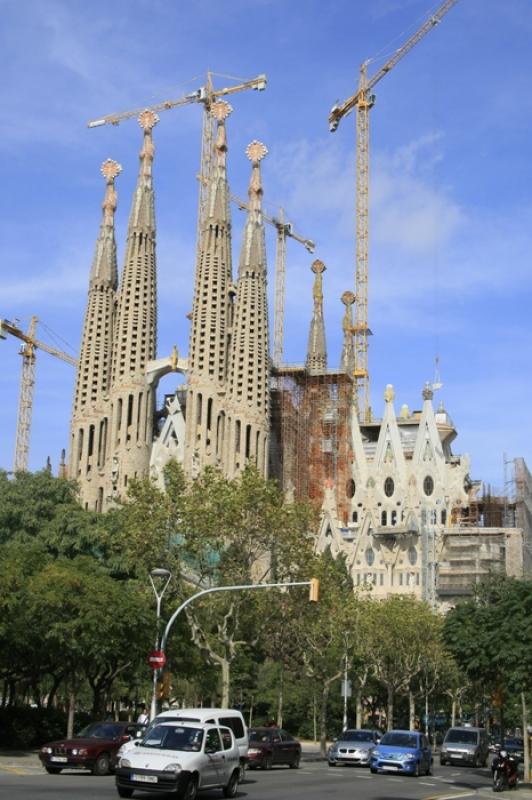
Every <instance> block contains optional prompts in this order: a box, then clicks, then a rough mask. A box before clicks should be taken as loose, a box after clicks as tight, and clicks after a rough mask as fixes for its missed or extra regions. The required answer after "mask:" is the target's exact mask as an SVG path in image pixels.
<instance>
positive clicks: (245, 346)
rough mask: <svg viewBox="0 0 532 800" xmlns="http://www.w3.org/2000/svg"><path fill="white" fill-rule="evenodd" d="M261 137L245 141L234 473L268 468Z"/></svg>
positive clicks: (231, 393) (230, 457)
mask: <svg viewBox="0 0 532 800" xmlns="http://www.w3.org/2000/svg"><path fill="white" fill-rule="evenodd" d="M267 152H268V151H267V149H266V147H265V146H264V145H263V144H261V142H257V141H254V142H252V143H251V144H250V145H248V147H247V149H246V155H247V157H248V158H249V160H250V161H251V164H252V171H251V180H250V183H249V211H248V216H247V220H246V224H245V227H244V233H243V240H242V247H241V251H240V262H239V270H238V282H237V288H236V300H235V308H234V320H233V328H232V336H231V347H230V377H229V387H228V400H229V403H228V412H229V434H228V436H227V437H226V442H227V449H226V472H227V474H228V475H229V477H232V476H233V475H235V474H237V473H238V472H239V471H240V470H241V469H243V468H244V466H245V465H246V463H247V462H250V463H252V464H255V465H256V466H257V468H258V469H259V470H260V472H262V473H263V474H266V473H267V469H268V467H267V465H268V439H269V385H268V384H269V370H270V357H269V344H268V340H269V335H268V305H267V292H266V247H265V241H264V224H263V220H262V183H261V174H260V162H261V160H262V159H263V158H264V156H265V155H266V154H267Z"/></svg>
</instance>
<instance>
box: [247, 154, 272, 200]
mask: <svg viewBox="0 0 532 800" xmlns="http://www.w3.org/2000/svg"><path fill="white" fill-rule="evenodd" d="M267 153H268V148H267V147H266V145H264V144H262V142H258V141H257V140H256V139H254V140H253V141H252V142H251V143H250V144H248V146H247V147H246V155H247V157H248V158H249V160H250V161H251V163H252V165H253V169H252V171H251V180H250V182H249V190H248V194H249V208H250V210H254V211H261V200H260V199H261V196H262V184H261V180H260V162H261V161H262V159H263V158H264V156H265V155H267Z"/></svg>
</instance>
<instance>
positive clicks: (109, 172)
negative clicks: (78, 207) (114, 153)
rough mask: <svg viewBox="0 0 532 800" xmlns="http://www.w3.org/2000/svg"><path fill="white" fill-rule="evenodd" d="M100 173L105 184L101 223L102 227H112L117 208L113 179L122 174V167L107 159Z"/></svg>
mask: <svg viewBox="0 0 532 800" xmlns="http://www.w3.org/2000/svg"><path fill="white" fill-rule="evenodd" d="M100 171H101V173H102V175H103V177H104V178H105V183H106V184H107V187H106V190H105V197H104V199H103V203H102V208H103V214H104V217H103V221H104V225H111V226H112V225H113V224H114V213H115V211H116V206H117V196H116V192H115V178H116V177H117V176H118V175H120V173H121V172H122V167H121V165H120V164H119V163H118V162H117V161H113V159H112V158H108V159H107V160H106V161H104V162H103V164H102V166H101V168H100Z"/></svg>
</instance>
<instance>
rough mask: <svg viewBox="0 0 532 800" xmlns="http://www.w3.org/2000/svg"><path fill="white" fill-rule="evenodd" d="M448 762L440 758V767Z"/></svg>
mask: <svg viewBox="0 0 532 800" xmlns="http://www.w3.org/2000/svg"><path fill="white" fill-rule="evenodd" d="M447 763H448V762H447V761H446V760H445V759H444V758H440V767H445V766H446V764H447Z"/></svg>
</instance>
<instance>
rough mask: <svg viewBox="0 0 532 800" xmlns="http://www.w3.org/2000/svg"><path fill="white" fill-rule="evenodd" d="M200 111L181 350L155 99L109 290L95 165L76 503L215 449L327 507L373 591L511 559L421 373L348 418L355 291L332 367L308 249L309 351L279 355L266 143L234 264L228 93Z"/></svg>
mask: <svg viewBox="0 0 532 800" xmlns="http://www.w3.org/2000/svg"><path fill="white" fill-rule="evenodd" d="M211 112H212V114H213V116H214V117H215V119H216V122H217V137H216V142H215V163H214V168H213V171H212V174H211V175H210V176H208V180H207V196H208V202H207V209H206V215H205V222H204V224H203V228H202V230H201V238H200V243H199V247H198V254H197V263H196V270H195V280H194V294H193V305H192V314H191V330H190V341H189V354H188V358H186V359H185V358H181V357H180V356H179V354H178V353H177V351H176V350H174V352H173V353H172V354H171V355H170V356H168V357H166V358H159V359H156V319H157V300H156V263H155V213H154V196H153V186H152V162H153V155H154V148H153V141H152V129H153V127H154V125H155V124H156V122H157V117H156V116H155V115H154V114H153V113H152V112H144V113H143V114H142V115H141V117H140V119H139V121H140V124H141V127H142V129H143V135H144V144H143V148H142V151H141V154H140V173H139V177H138V181H137V186H136V189H135V193H134V197H133V204H132V209H131V214H130V218H129V226H128V232H127V245H126V254H125V261H124V269H123V272H122V277H121V282H120V289H119V290H117V269H116V246H115V238H114V210H115V207H116V194H115V192H114V179H115V177H116V175H118V172H119V171H120V167H119V166H118V165H117V164H116V163H115V162H111V161H108V162H106V164H105V165H104V169H103V172H104V175H105V178H106V182H107V189H106V195H105V200H104V204H103V208H104V218H103V221H102V225H101V229H100V235H99V238H98V242H97V245H96V255H95V258H94V262H93V267H92V271H91V277H90V285H89V300H88V305H87V311H86V315H85V323H84V328H83V334H82V344H81V356H80V366H79V369H78V376H77V382H76V394H75V398H74V405H73V415H72V435H71V453H70V462H69V475H70V477H72V478H74V479H76V480H78V482H79V485H80V493H81V500H82V502H83V504H84V505H85V506H86V507H87V508H91V509H96V510H99V511H101V510H105V509H106V508H108V507H109V505H111V504H112V503H113V502H115V501H116V499H117V498H119V497H120V496H123V495H124V494H125V491H126V489H127V484H128V482H129V480H130V479H131V478H134V477H141V476H144V475H146V474H150V475H151V476H152V477H153V478H155V479H156V480H159V482H160V484H161V486H163V485H164V482H163V478H162V471H163V469H164V466H165V464H166V463H168V461H169V460H170V459H172V458H174V459H176V460H177V461H178V462H180V463H182V464H183V466H184V469H185V472H186V473H187V474H188V475H190V476H192V477H194V476H196V475H197V474H198V473H199V472H200V471H201V470H202V469H204V468H205V467H206V466H208V465H216V466H218V467H220V468H221V469H222V470H223V471H224V473H225V474H226V475H227V476H229V477H231V478H232V477H234V476H236V475H237V474H238V473H239V471H240V470H242V469H243V468H244V467H245V465H246V464H248V463H251V464H253V465H255V466H256V467H257V468H258V469H259V471H260V472H261V473H262V474H264V475H268V474H269V475H271V476H272V477H274V478H275V479H276V480H277V481H278V482H279V484H280V486H281V487H282V488H283V490H284V491H285V493H286V495H287V497H294V498H298V499H302V500H309V501H310V502H312V503H314V504H315V506H316V507H317V509H318V510H319V511H320V512H321V526H320V531H319V536H318V540H317V547H318V549H321V550H324V549H326V548H330V549H331V551H332V553H333V555H339V554H342V555H344V556H345V558H346V563H347V565H348V568H349V570H350V572H351V575H352V577H353V581H354V584H355V586H356V587H365V588H370V589H371V591H372V592H373V594H374V595H375V596H377V597H385V596H387V595H389V594H393V593H402V592H408V593H413V594H415V595H417V596H418V597H421V598H424V599H426V600H427V601H429V602H431V603H432V604H434V605H438V604H443V605H445V604H447V603H452V602H454V601H455V599H456V597H459V596H460V594H463V593H464V592H466V591H470V589H471V585H472V583H474V582H475V581H476V580H478V578H479V577H481V576H482V575H484V574H486V573H487V572H489V571H493V570H503V571H505V572H507V573H508V574H512V575H520V574H522V571H523V546H522V538H521V531H520V529H518V528H515V527H514V528H504V527H502V520H501V525H500V526H499V523H498V522H497V523H496V525H497V526H493V523H491V526H490V527H488V526H486V527H483V526H482V525H480V521H479V519H477V518H476V517H474V515H472V514H471V509H472V508H473V507H475V504H476V507H478V503H477V500H476V493H477V492H478V488H479V485H478V483H476V482H473V481H471V480H470V478H469V459H468V458H467V457H465V456H462V457H461V456H456V455H454V454H453V452H452V450H451V445H452V443H453V440H454V439H455V437H456V430H455V428H454V425H453V423H452V421H451V419H450V417H449V415H448V414H447V412H446V411H445V409H444V408H443V406H442V405H440V406H439V407H438V409H437V410H436V411H435V410H434V407H433V389H432V386H430V385H427V386H426V387H425V389H424V390H423V404H422V408H421V409H420V410H419V411H413V412H410V411H409V409H408V408H407V407H406V406H402V407H401V409H400V411H399V414H398V415H397V414H396V412H395V407H394V398H395V393H394V390H393V388H392V387H391V386H388V387H386V390H385V392H384V413H383V416H382V419H374V418H370V419H369V420H366V421H365V422H363V423H362V422H360V421H359V415H358V414H357V411H356V391H355V389H356V387H355V385H354V382H353V375H354V368H355V354H354V342H353V334H354V331H355V327H354V326H353V305H354V303H355V296H354V294H353V293H352V292H344V294H343V295H342V297H341V301H342V303H343V304H344V306H345V311H344V315H343V320H342V329H343V346H342V353H341V357H340V367H339V369H330V368H328V366H327V349H326V335H325V321H324V318H323V273H324V271H325V265H324V264H323V262H321V261H319V260H317V261H314V263H313V264H312V267H311V269H312V272H313V273H314V283H313V288H312V299H313V303H312V312H311V314H309V316H310V329H309V338H308V347H307V353H306V360H305V363H304V365H303V364H301V365H295V366H294V365H291V366H288V365H276V366H275V368H272V366H271V363H270V357H269V326H268V308H267V265H266V248H265V241H264V226H263V217H262V193H263V190H262V178H261V168H260V162H261V160H262V159H263V158H264V156H265V155H266V152H267V151H266V148H265V147H264V145H262V144H261V143H260V142H256V141H254V142H252V143H251V144H250V145H249V146H248V148H247V155H248V158H249V159H250V161H251V165H252V167H251V179H250V184H249V206H248V216H247V220H246V223H245V227H244V231H243V238H242V244H241V250H240V259H239V267H238V276H237V279H236V281H234V280H233V274H232V233H231V217H230V210H229V197H230V195H229V187H228V182H227V166H226V157H227V133H226V120H227V118H228V116H229V114H230V112H231V108H230V106H229V105H228V104H227V103H223V102H219V103H215V104H214V105H213V106H212V109H211ZM309 300H310V298H309ZM309 306H310V302H309ZM172 371H173V372H180V373H182V374H184V375H185V376H186V383H185V384H183V385H181V387H180V388H179V389H178V390H177V391H176V393H175V395H174V396H168V397H166V398H165V402H164V409H163V410H160V411H159V412H158V415H157V416H158V420H159V424H158V425H157V424H156V422H155V419H156V408H155V391H156V387H157V384H158V380H159V378H160V377H161V376H162V375H164V374H165V373H168V372H172ZM522 482H523V481H522ZM528 483H530V484H531V485H532V482H531V481H530V480H529V481H528ZM528 483H527V484H526V485H528ZM523 508H524V506H523ZM526 508H528V506H527V507H526ZM525 510H526V509H525ZM527 513H528V512H527ZM521 516H523V514H522V515H521ZM488 524H490V523H488ZM505 524H506V523H505Z"/></svg>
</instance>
